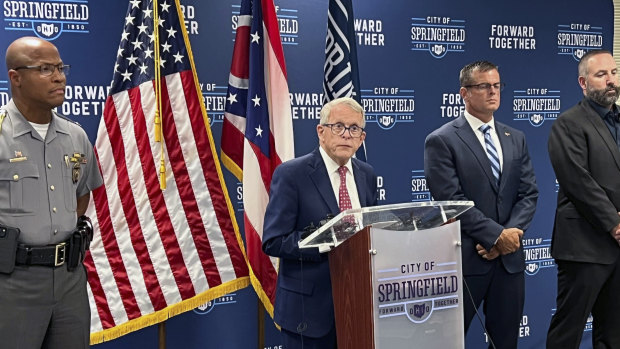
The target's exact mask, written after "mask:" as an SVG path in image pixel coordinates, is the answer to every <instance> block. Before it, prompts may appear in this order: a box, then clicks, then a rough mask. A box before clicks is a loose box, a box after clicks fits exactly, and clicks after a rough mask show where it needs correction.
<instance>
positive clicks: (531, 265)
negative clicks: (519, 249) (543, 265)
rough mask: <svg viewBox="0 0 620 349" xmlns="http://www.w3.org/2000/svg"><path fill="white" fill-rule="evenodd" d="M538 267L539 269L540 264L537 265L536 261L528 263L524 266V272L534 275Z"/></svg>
mask: <svg viewBox="0 0 620 349" xmlns="http://www.w3.org/2000/svg"><path fill="white" fill-rule="evenodd" d="M539 269H540V266H539V265H538V263H528V264H527V266H526V267H525V272H526V273H527V274H528V275H535V274H536V273H538V270H539Z"/></svg>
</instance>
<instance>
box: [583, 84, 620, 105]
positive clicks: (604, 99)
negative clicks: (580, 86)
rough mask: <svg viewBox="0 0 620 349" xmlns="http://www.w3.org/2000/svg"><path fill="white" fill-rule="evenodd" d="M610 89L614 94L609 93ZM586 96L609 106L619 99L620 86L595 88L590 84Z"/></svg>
mask: <svg viewBox="0 0 620 349" xmlns="http://www.w3.org/2000/svg"><path fill="white" fill-rule="evenodd" d="M610 91H614V94H613V95H611V94H608V92H610ZM586 96H588V97H589V98H590V99H591V100H593V101H594V102H596V103H598V104H600V105H602V106H604V107H609V106H611V105H612V104H614V103H616V101H617V100H618V96H620V86H613V85H612V86H607V88H603V89H594V88H591V87H590V86H588V87H586Z"/></svg>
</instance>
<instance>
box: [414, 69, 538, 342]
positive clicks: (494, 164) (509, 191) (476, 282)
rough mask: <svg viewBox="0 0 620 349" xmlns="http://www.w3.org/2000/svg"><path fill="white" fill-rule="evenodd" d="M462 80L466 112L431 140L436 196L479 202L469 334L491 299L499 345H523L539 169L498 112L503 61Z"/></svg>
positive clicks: (468, 227)
mask: <svg viewBox="0 0 620 349" xmlns="http://www.w3.org/2000/svg"><path fill="white" fill-rule="evenodd" d="M460 83H461V88H460V91H459V93H460V95H461V97H462V98H463V100H464V101H465V113H464V115H462V116H460V117H459V118H458V119H456V120H454V121H451V122H449V123H447V124H445V125H443V126H442V127H440V128H439V129H437V130H435V131H434V132H432V133H431V134H430V135H428V137H427V138H426V142H425V145H424V169H425V174H426V180H427V183H428V185H429V188H430V192H431V195H432V196H433V198H434V199H435V200H471V201H473V202H474V204H475V207H474V208H472V209H470V210H468V211H467V212H465V213H464V214H463V215H461V216H460V221H461V241H462V248H461V252H462V258H463V276H464V281H465V287H464V298H465V300H464V303H465V304H464V308H465V332H467V329H468V328H469V325H470V323H471V321H472V319H473V317H474V315H475V313H476V311H477V309H478V307H479V306H480V304H481V303H482V301H484V306H483V310H484V314H485V318H486V321H485V327H486V329H487V331H488V334H489V336H490V338H491V340H493V342H494V344H495V347H496V348H516V347H517V340H518V330H519V321H520V320H521V317H522V313H523V303H524V298H525V280H524V273H523V272H524V269H525V258H524V254H523V247H522V245H521V240H522V235H523V232H524V231H525V230H526V229H527V228H528V226H529V225H530V222H531V220H532V217H533V216H534V211H535V209H536V201H537V199H538V189H537V187H536V180H535V177H534V170H533V168H532V163H531V162H530V156H529V154H528V150H527V145H526V142H525V136H524V134H523V133H522V132H521V131H518V130H516V129H514V128H511V127H508V126H506V125H504V124H502V123H499V122H497V121H496V120H495V119H494V117H493V113H494V112H495V111H497V109H498V108H499V104H500V91H501V90H502V89H503V87H504V83H503V82H501V80H500V77H499V71H498V68H497V66H496V65H494V64H493V63H491V62H487V61H478V62H474V63H471V64H468V65H466V66H465V67H464V68H463V69H462V70H461V74H460ZM470 295H471V298H470ZM472 299H473V301H472ZM472 303H473V304H472Z"/></svg>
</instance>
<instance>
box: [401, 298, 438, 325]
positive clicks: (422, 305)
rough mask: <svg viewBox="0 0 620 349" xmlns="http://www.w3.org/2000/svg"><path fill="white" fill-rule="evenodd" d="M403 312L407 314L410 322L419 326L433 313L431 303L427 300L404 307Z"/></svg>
mask: <svg viewBox="0 0 620 349" xmlns="http://www.w3.org/2000/svg"><path fill="white" fill-rule="evenodd" d="M405 311H406V312H407V318H409V320H410V321H411V322H414V323H416V324H420V323H423V322H426V320H428V319H429V318H430V317H431V314H432V313H433V301H432V300H428V301H424V302H411V303H407V304H406V305H405Z"/></svg>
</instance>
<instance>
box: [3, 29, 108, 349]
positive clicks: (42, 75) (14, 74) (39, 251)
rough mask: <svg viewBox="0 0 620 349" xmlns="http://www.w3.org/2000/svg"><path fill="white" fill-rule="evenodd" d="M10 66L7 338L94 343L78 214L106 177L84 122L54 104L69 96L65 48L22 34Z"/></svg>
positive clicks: (37, 344) (17, 343)
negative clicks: (63, 113) (60, 50)
mask: <svg viewBox="0 0 620 349" xmlns="http://www.w3.org/2000/svg"><path fill="white" fill-rule="evenodd" d="M6 66H7V69H8V78H9V80H10V84H11V94H12V99H11V100H10V101H9V102H8V104H7V105H5V106H3V107H2V108H1V110H0V225H1V226H0V254H1V255H3V256H4V257H5V258H2V257H0V261H2V263H0V309H1V311H0V343H2V344H1V346H2V347H3V348H28V349H30V348H32V349H34V348H64V349H67V348H69V349H72V348H88V346H89V337H90V334H89V332H90V308H89V304H88V296H87V292H86V279H87V277H86V271H85V269H84V267H83V265H82V263H81V262H82V258H83V255H84V253H85V249H86V248H87V246H88V242H89V241H86V238H83V237H84V235H85V234H81V235H80V234H79V233H80V232H82V231H83V230H82V229H76V222H81V219H80V220H78V217H79V216H81V215H83V214H84V213H85V212H86V208H87V207H88V202H89V200H90V192H91V191H92V190H93V189H96V188H98V187H99V186H101V185H102V183H103V180H102V178H101V174H100V172H99V168H98V166H97V161H96V159H95V156H94V152H93V147H92V145H91V144H90V142H89V141H88V137H87V136H86V133H85V132H84V130H83V129H82V128H81V127H80V126H79V125H77V124H75V123H74V122H72V121H70V120H68V119H65V118H63V117H60V116H58V114H56V113H54V112H53V111H52V109H53V108H55V107H58V106H60V105H61V104H62V102H63V101H64V90H65V84H66V74H67V73H68V71H69V66H68V65H64V64H63V62H62V60H61V59H60V55H59V53H58V50H57V48H56V47H55V46H54V45H52V44H51V43H49V42H47V41H45V40H41V39H38V38H35V37H23V38H19V39H17V40H15V41H14V42H13V43H11V44H10V45H9V47H8V48H7V51H6ZM79 226H80V225H79V224H78V227H79ZM12 228H18V229H19V230H20V233H19V234H16V233H15V231H14V229H12ZM17 235H18V238H17V239H15V236H17ZM80 236H81V237H82V238H80ZM17 245H18V247H17V248H16V246H17ZM80 245H81V246H80ZM11 253H15V254H16V257H15V258H6V256H7V255H11ZM76 255H77V257H76ZM12 261H15V264H14V265H12V263H11V262H12Z"/></svg>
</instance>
